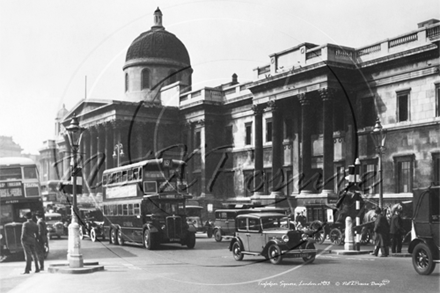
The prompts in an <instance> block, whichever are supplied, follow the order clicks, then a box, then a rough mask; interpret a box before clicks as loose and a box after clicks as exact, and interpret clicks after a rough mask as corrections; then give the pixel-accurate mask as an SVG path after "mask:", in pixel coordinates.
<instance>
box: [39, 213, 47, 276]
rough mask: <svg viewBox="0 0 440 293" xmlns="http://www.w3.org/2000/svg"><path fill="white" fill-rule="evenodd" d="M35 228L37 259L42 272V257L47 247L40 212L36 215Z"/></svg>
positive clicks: (45, 230)
mask: <svg viewBox="0 0 440 293" xmlns="http://www.w3.org/2000/svg"><path fill="white" fill-rule="evenodd" d="M37 220H38V221H37V226H38V237H37V252H38V259H39V260H40V270H41V271H44V256H45V254H46V245H47V225H46V222H45V221H44V214H43V212H42V211H39V212H38V213H37Z"/></svg>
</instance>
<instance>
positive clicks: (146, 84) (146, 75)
mask: <svg viewBox="0 0 440 293" xmlns="http://www.w3.org/2000/svg"><path fill="white" fill-rule="evenodd" d="M141 84H142V85H141V86H142V89H148V88H150V70H148V69H147V68H145V69H143V70H142V81H141Z"/></svg>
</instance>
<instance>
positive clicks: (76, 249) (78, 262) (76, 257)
mask: <svg viewBox="0 0 440 293" xmlns="http://www.w3.org/2000/svg"><path fill="white" fill-rule="evenodd" d="M84 130H85V128H83V127H80V126H79V122H78V118H77V117H76V115H75V114H73V118H72V120H71V122H70V125H69V126H67V127H66V131H67V134H68V135H67V136H68V138H69V143H70V147H71V150H72V159H71V166H72V174H71V175H72V198H73V203H72V221H71V223H70V225H69V243H68V250H67V260H68V262H69V266H70V267H71V268H81V267H83V265H84V263H83V257H82V254H81V253H80V248H81V241H80V237H79V224H78V217H77V215H78V213H77V212H78V207H77V198H76V177H77V176H78V173H80V172H78V171H79V170H80V169H79V168H78V166H77V163H78V160H77V155H78V150H79V146H80V144H81V139H82V135H83V132H84Z"/></svg>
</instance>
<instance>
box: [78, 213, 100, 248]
mask: <svg viewBox="0 0 440 293" xmlns="http://www.w3.org/2000/svg"><path fill="white" fill-rule="evenodd" d="M79 223H80V229H79V236H80V238H81V239H83V238H84V237H90V240H92V241H93V242H95V241H96V240H97V239H98V237H99V238H101V239H102V240H105V234H104V229H103V224H104V215H103V214H102V211H101V210H100V209H95V208H92V209H79Z"/></svg>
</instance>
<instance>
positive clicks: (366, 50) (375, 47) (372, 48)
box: [357, 44, 380, 57]
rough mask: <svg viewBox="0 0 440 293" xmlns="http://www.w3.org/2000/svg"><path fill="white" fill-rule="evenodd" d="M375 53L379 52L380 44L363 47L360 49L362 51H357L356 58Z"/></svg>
mask: <svg viewBox="0 0 440 293" xmlns="http://www.w3.org/2000/svg"><path fill="white" fill-rule="evenodd" d="M377 51H380V44H376V45H372V46H369V47H365V48H362V49H360V50H358V51H357V56H358V57H360V56H363V55H367V54H370V53H374V52H377Z"/></svg>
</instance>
